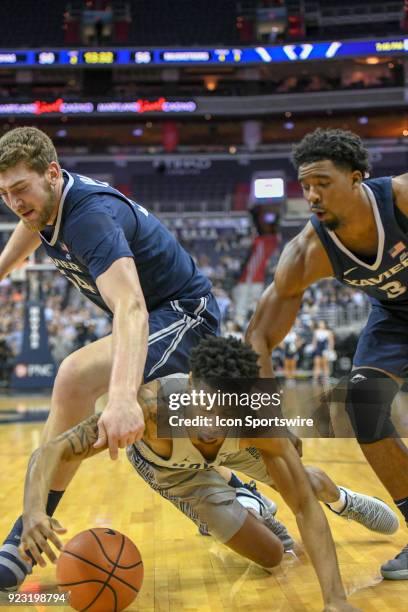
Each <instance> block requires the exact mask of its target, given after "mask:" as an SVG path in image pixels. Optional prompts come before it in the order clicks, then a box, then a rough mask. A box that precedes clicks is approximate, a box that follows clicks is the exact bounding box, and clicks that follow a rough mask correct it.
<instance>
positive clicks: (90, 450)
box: [24, 413, 104, 514]
mask: <svg viewBox="0 0 408 612" xmlns="http://www.w3.org/2000/svg"><path fill="white" fill-rule="evenodd" d="M99 417H100V413H99V414H93V415H92V416H91V417H89V418H88V419H86V421H82V423H79V424H78V425H76V426H75V427H73V428H72V429H69V430H67V431H65V432H64V433H62V434H60V435H59V436H58V437H57V438H54V439H53V440H50V441H49V442H47V443H46V444H44V445H42V446H40V448H38V449H37V450H36V451H34V453H33V454H32V455H31V458H30V461H29V464H28V468H27V474H26V479H25V485H24V513H25V514H28V513H34V512H36V511H42V512H45V508H46V504H47V499H48V492H49V490H50V488H51V484H52V481H53V479H54V477H55V475H56V473H57V472H58V470H59V468H60V467H61V465H62V464H64V463H66V462H70V461H81V460H82V459H86V458H87V457H91V456H93V455H96V454H97V453H100V452H101V451H103V450H104V448H98V449H95V448H94V447H93V445H94V444H95V442H96V440H97V439H98V425H97V424H98V420H99Z"/></svg>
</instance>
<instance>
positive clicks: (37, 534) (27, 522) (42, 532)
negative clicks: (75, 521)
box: [20, 512, 67, 567]
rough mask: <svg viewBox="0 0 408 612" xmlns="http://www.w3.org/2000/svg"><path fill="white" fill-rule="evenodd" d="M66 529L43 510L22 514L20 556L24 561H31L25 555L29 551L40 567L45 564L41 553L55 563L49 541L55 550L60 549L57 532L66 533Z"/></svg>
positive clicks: (55, 558) (60, 544)
mask: <svg viewBox="0 0 408 612" xmlns="http://www.w3.org/2000/svg"><path fill="white" fill-rule="evenodd" d="M66 531H67V530H66V529H65V528H64V527H62V525H60V524H59V522H58V521H57V519H55V518H51V517H50V516H47V515H46V514H45V512H36V513H32V514H29V515H27V514H24V515H23V533H22V536H21V544H20V554H21V556H22V557H23V559H24V560H25V561H28V562H29V563H31V562H32V560H31V559H30V557H29V556H28V555H27V552H30V553H31V555H32V557H33V559H34V560H35V561H37V563H38V565H39V566H40V567H45V566H46V561H45V559H44V557H43V556H42V555H45V556H46V557H48V559H49V560H50V561H51V563H56V561H57V556H56V554H55V552H54V550H53V549H52V548H51V546H50V544H49V542H52V543H53V544H54V546H55V548H57V550H61V548H62V542H61V540H60V539H59V537H58V535H57V534H58V533H59V534H62V533H66ZM48 541H49V542H48Z"/></svg>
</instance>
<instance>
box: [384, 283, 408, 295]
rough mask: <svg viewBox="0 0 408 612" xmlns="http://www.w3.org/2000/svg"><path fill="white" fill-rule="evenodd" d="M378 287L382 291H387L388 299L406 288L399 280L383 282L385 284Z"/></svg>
mask: <svg viewBox="0 0 408 612" xmlns="http://www.w3.org/2000/svg"><path fill="white" fill-rule="evenodd" d="M379 289H382V290H383V291H386V292H387V298H388V299H389V300H392V299H394V298H396V297H398V296H399V295H402V294H403V293H405V292H406V290H407V288H406V287H403V286H402V285H401V283H400V282H399V281H392V282H391V283H385V285H382V286H381V287H379Z"/></svg>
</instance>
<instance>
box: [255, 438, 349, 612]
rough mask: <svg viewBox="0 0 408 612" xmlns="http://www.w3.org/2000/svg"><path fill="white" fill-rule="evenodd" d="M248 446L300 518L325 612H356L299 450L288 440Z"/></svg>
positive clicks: (305, 543)
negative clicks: (259, 456) (258, 455)
mask: <svg viewBox="0 0 408 612" xmlns="http://www.w3.org/2000/svg"><path fill="white" fill-rule="evenodd" d="M245 443H248V445H250V446H256V447H257V448H258V449H259V450H260V451H261V452H262V455H263V458H264V461H265V463H266V466H267V468H268V471H269V473H270V475H271V478H272V479H273V481H274V484H275V486H276V488H277V489H278V491H279V492H280V494H281V495H282V497H283V499H284V500H285V501H286V503H287V504H288V505H289V507H290V508H291V510H292V512H293V513H294V515H295V517H296V522H297V524H298V527H299V531H300V534H301V536H302V540H303V542H304V545H305V548H306V551H307V553H308V554H309V556H310V559H311V561H312V563H313V566H314V568H315V571H316V574H317V577H318V579H319V583H320V588H321V591H322V595H323V601H324V609H325V610H332V611H333V612H334V611H340V610H354V609H355V608H353V607H352V606H351V605H349V604H348V603H347V601H346V593H345V591H344V587H343V584H342V580H341V576H340V571H339V566H338V562H337V556H336V550H335V546H334V542H333V538H332V535H331V532H330V527H329V524H328V522H327V520H326V517H325V515H324V513H323V510H322V508H321V507H320V505H319V503H318V501H317V499H316V497H315V494H314V493H313V490H312V487H311V485H310V482H309V479H308V477H307V475H306V472H305V469H304V467H303V465H302V463H301V461H300V459H299V457H298V455H297V453H296V450H295V448H294V447H293V445H292V444H291V443H290V442H289V440H287V439H273V440H272V439H266V438H265V439H254V440H247V441H245Z"/></svg>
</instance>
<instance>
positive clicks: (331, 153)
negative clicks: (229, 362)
mask: <svg viewBox="0 0 408 612" xmlns="http://www.w3.org/2000/svg"><path fill="white" fill-rule="evenodd" d="M294 161H295V165H296V167H297V170H298V178H299V181H300V183H301V185H302V188H303V193H304V196H305V198H306V199H307V201H308V203H309V205H310V211H311V213H312V216H311V220H310V222H309V223H307V225H306V226H305V228H304V229H303V230H302V231H301V232H300V234H298V235H297V236H296V237H295V238H294V239H293V240H292V241H291V242H290V243H289V244H288V245H287V246H286V248H285V250H284V251H283V253H282V256H281V258H280V261H279V264H278V267H277V270H276V275H275V280H274V282H273V283H272V285H271V286H270V287H269V288H268V289H267V290H266V291H265V293H264V295H263V296H262V298H261V300H260V302H259V304H258V307H257V309H256V312H255V313H254V315H253V317H252V319H251V321H250V324H249V328H248V331H247V341H248V342H249V343H250V344H251V345H252V347H253V348H254V349H255V351H256V352H257V353H258V354H259V363H260V365H261V374H262V375H263V376H265V377H270V376H272V366H271V352H272V349H273V348H274V347H275V346H276V345H277V344H279V343H280V342H281V341H282V339H283V338H284V336H285V335H286V334H287V333H288V331H289V330H290V328H291V327H292V325H293V322H294V320H295V317H296V314H297V312H298V309H299V307H300V305H301V302H302V296H303V292H304V291H305V289H306V288H307V287H308V286H309V285H311V284H312V283H315V282H316V281H318V280H319V279H322V278H326V277H335V278H336V279H337V280H339V281H340V282H341V283H343V284H345V285H346V286H347V287H356V288H358V289H359V290H361V291H364V292H365V293H367V294H368V295H369V296H370V301H371V304H372V308H371V312H370V315H369V318H368V322H367V325H366V326H365V328H364V330H363V332H362V333H361V335H360V338H359V342H358V345H357V349H356V353H355V356H354V363H353V370H352V372H351V373H350V374H349V376H348V377H346V380H345V381H343V384H345V387H346V389H345V391H346V395H345V402H346V410H347V413H348V415H349V417H350V420H351V423H352V426H353V429H354V431H355V435H356V438H357V440H358V442H359V444H360V446H361V449H362V451H363V453H364V455H365V457H366V459H367V460H368V462H369V463H370V465H371V467H372V468H373V470H374V471H375V473H376V474H377V476H378V478H379V479H380V480H381V482H382V483H383V485H384V486H385V488H386V489H387V490H388V492H389V493H390V495H391V496H392V498H393V499H394V500H395V503H396V505H397V506H398V508H399V510H400V511H401V513H402V515H403V517H404V519H405V521H406V522H408V449H407V447H406V446H405V445H404V443H403V442H402V440H401V439H400V438H399V436H398V432H397V431H396V430H395V427H394V424H393V422H392V420H391V404H392V401H393V399H394V397H395V395H396V393H397V392H398V389H399V387H400V386H401V384H402V382H403V381H404V379H405V378H406V376H407V372H408V174H403V175H402V176H397V177H393V178H391V177H384V178H377V179H371V180H364V179H365V177H366V176H367V173H368V170H369V163H368V153H367V150H366V149H365V148H364V146H363V144H362V141H361V140H360V138H359V137H358V136H357V135H355V134H353V133H352V132H348V131H343V130H322V129H317V130H315V131H314V132H313V133H310V134H308V135H307V136H305V138H304V139H303V140H302V141H301V142H300V144H299V145H298V146H297V147H296V148H295V153H294ZM381 571H382V575H383V576H384V577H385V578H388V579H394V580H402V579H408V546H406V547H405V548H404V549H403V550H402V552H401V553H399V554H398V555H397V557H396V558H395V559H393V560H391V561H389V562H387V563H385V564H384V565H383V566H382V568H381Z"/></svg>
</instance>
